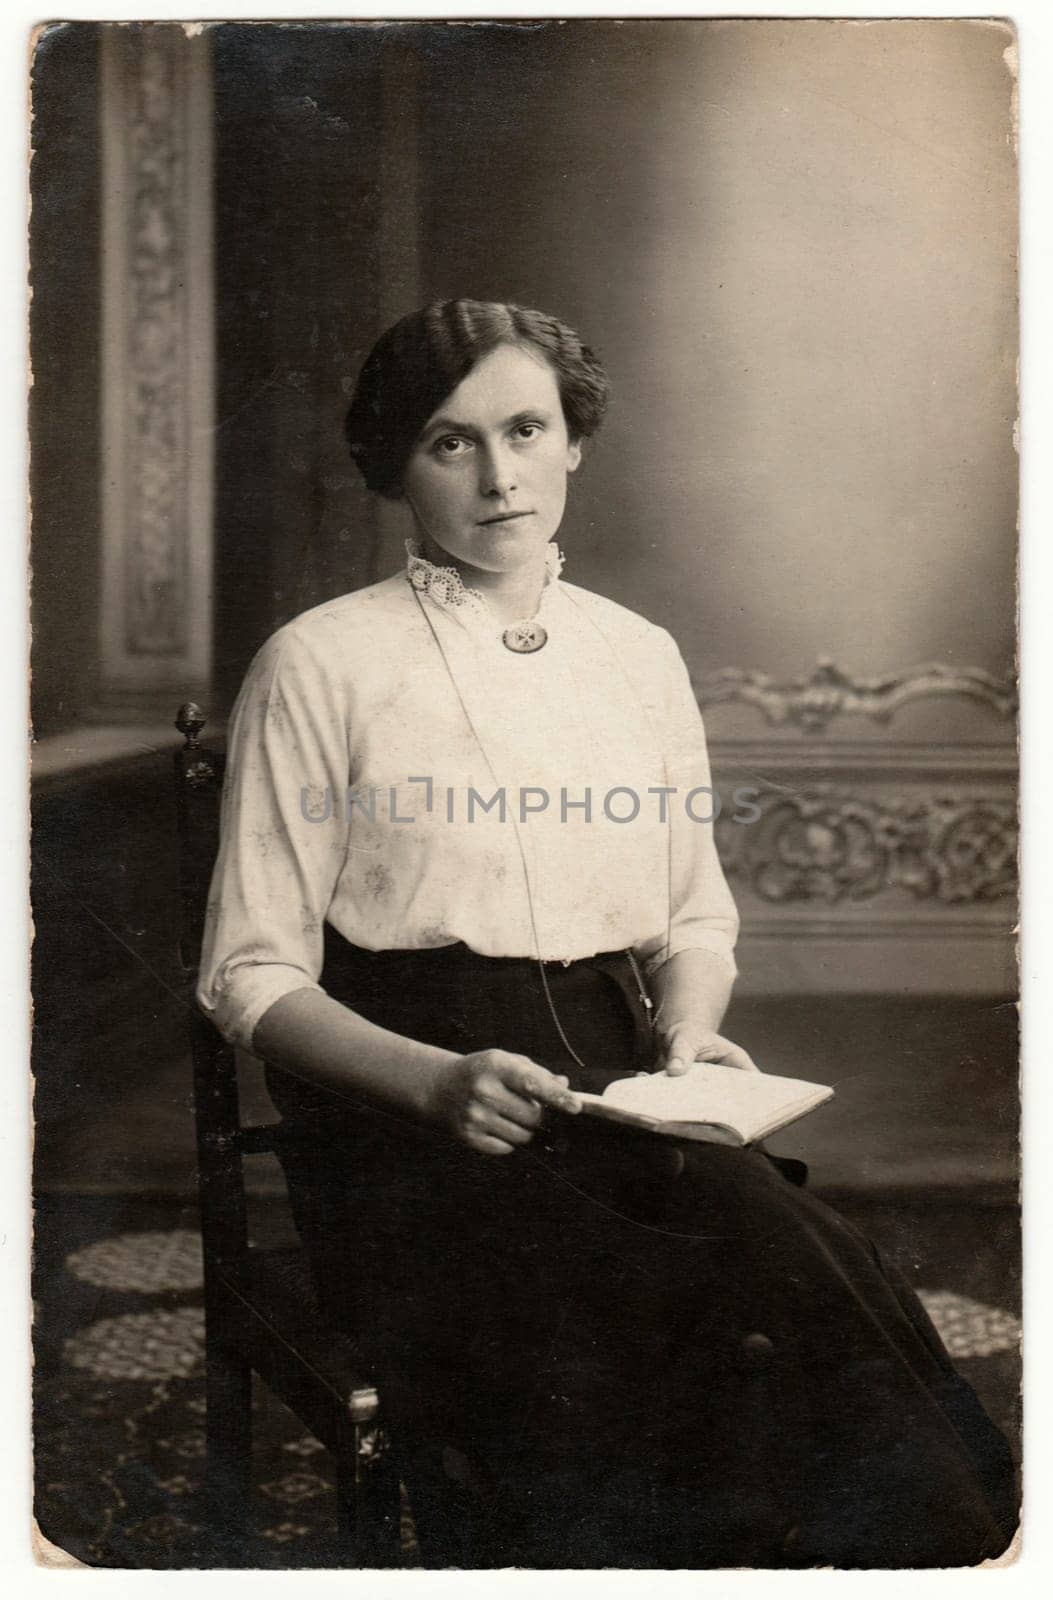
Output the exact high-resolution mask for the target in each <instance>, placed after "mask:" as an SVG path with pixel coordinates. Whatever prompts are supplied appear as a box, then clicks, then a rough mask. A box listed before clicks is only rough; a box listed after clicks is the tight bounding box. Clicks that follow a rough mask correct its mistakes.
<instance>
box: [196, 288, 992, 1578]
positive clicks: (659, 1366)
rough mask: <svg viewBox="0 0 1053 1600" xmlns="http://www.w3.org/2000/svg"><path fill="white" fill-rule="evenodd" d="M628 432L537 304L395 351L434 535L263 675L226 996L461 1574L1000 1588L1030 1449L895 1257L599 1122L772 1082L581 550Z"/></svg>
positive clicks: (211, 945)
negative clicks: (568, 554)
mask: <svg viewBox="0 0 1053 1600" xmlns="http://www.w3.org/2000/svg"><path fill="white" fill-rule="evenodd" d="M606 401H607V383H606V379H605V377H604V374H603V372H602V370H601V368H600V366H599V364H598V362H597V360H596V358H595V356H594V355H593V354H592V353H591V352H590V351H589V350H588V349H587V348H586V347H585V346H584V345H583V344H582V343H581V341H580V339H579V338H578V337H577V335H576V334H574V333H573V332H572V331H571V330H570V329H569V328H567V327H565V326H564V325H563V324H562V323H560V322H558V321H557V320H556V319H555V318H553V317H549V316H545V315H542V314H541V313H539V312H536V311H529V310H525V309H523V308H521V307H518V306H513V305H500V304H483V303H478V302H474V301H464V300H462V301H449V302H444V303H441V304H438V305H433V306H429V307H427V308H425V309H424V310H422V311H420V312H417V313H415V314H413V315H412V316H409V317H406V318H405V319H403V321H401V322H399V323H398V324H397V325H396V326H395V327H394V328H392V329H390V330H389V331H388V332H387V333H386V334H385V335H384V337H383V338H382V339H381V340H380V342H379V343H378V345H377V346H376V348H375V349H374V351H373V352H372V354H371V355H370V357H369V359H368V361H367V362H366V364H365V367H364V368H363V371H362V374H361V377H360V379H359V384H358V388H357V390H356V394H355V397H354V400H353V403H352V406H351V410H350V413H349V416H348V424H347V431H348V439H349V443H350V447H351V451H352V454H353V456H354V458H355V460H356V461H357V462H358V464H359V466H360V468H361V470H362V472H363V474H364V476H365V480H366V483H367V484H368V485H369V487H370V488H371V489H373V490H375V491H376V492H378V493H380V494H383V495H387V496H389V497H391V498H393V499H397V500H400V501H401V502H403V503H404V505H405V507H406V512H407V522H408V525H409V527H410V528H411V529H412V531H413V533H414V534H415V542H411V543H410V545H409V546H408V560H407V565H406V568H405V570H404V571H402V572H399V573H396V574H395V575H393V576H392V577H390V578H388V579H386V580H385V581H383V582H381V583H378V584H375V585H373V586H371V587H369V588H366V589H364V590H360V591H358V592H356V593H354V594H350V595H347V596H344V597H343V598H341V599H338V600H335V601H331V602H328V603H326V604H324V605H321V606H319V607H317V608H316V609H315V610H313V611H310V612H308V613H306V614H305V615H304V616H301V617H299V618H297V619H296V620H295V621H294V622H292V623H290V624H289V625H288V626H287V627H285V628H283V629H281V630H280V631H279V632H278V633H277V634H276V635H275V636H274V637H273V638H272V639H271V640H269V641H268V643H267V644H266V645H265V646H264V647H263V649H262V650H261V652H260V654H259V655H258V656H257V658H256V660H255V662H254V663H253V665H252V667H251V669H250V671H249V674H248V676H247V678H246V681H245V685H244V687H243V690H242V694H241V696H240V698H239V702H238V705H237V707H236V710H235V714H234V718H233V722H232V727H231V734H230V746H229V765H228V769H227V770H228V776H227V781H226V786H225V793H224V826H223V839H222V846H221V850H220V854H219V858H218V861H217V864H216V871H215V879H214V884H213V894H212V903H211V908H210V909H211V914H210V921H209V930H208V937H207V943H206V951H205V959H204V962H203V967H202V979H201V986H200V999H201V1003H202V1005H203V1006H204V1008H205V1009H206V1011H207V1012H208V1013H209V1014H210V1015H212V1016H213V1017H214V1019H215V1021H216V1022H217V1024H218V1025H219V1026H220V1028H221V1029H222V1030H223V1031H224V1032H225V1033H226V1034H227V1036H228V1037H230V1038H231V1039H233V1040H235V1041H236V1042H238V1043H239V1044H242V1045H244V1046H245V1047H247V1048H249V1049H251V1050H252V1051H253V1053H254V1054H256V1055H257V1056H258V1057H260V1058H261V1059H263V1060H265V1061H266V1062H267V1063H268V1082H269V1085H270V1088H271V1093H272V1095H273V1097H274V1099H275V1101H276V1103H277V1105H278V1107H279V1109H280V1111H281V1113H282V1117H283V1121H284V1125H285V1130H286V1135H287V1139H286V1148H285V1155H284V1161H285V1165H286V1171H287V1174H288V1177H289V1181H290V1188H291V1192H292V1195H293V1200H294V1204H295V1206H296V1209H297V1220H298V1224H299V1226H300V1228H301V1231H302V1234H303V1237H304V1240H305V1243H306V1245H307V1247H308V1249H309V1251H310V1254H311V1258H312V1261H313V1264H314V1268H315V1272H316V1275H317V1279H318V1286H319V1290H320V1293H321V1295H322V1297H323V1302H324V1304H325V1307H326V1310H327V1314H328V1315H329V1316H331V1317H332V1318H333V1320H334V1321H335V1322H338V1323H341V1324H344V1325H347V1326H350V1327H352V1328H354V1329H355V1330H356V1331H357V1332H359V1333H360V1334H364V1336H365V1338H366V1339H367V1341H368V1344H369V1349H370V1356H371V1359H372V1360H373V1362H374V1364H375V1367H376V1369H377V1371H378V1374H379V1377H380V1380H381V1383H382V1385H383V1394H384V1398H385V1406H386V1408H387V1413H388V1416H389V1418H390V1419H391V1425H392V1432H393V1436H394V1438H395V1441H396V1444H397V1447H398V1449H399V1451H400V1456H401V1460H402V1463H403V1472H404V1476H405V1477H406V1479H407V1480H408V1482H409V1484H410V1489H411V1496H412V1498H413V1504H414V1509H415V1512H416V1515H417V1521H418V1527H419V1533H420V1537H421V1544H422V1551H423V1558H424V1560H425V1562H426V1563H428V1564H457V1565H464V1566H490V1565H501V1566H503V1565H509V1564H518V1565H523V1566H535V1567H550V1566H558V1567H566V1566H571V1567H573V1566H578V1567H599V1566H657V1567H680V1566H683V1567H693V1568H699V1567H707V1566H709V1567H712V1566H723V1565H733V1566H744V1565H753V1566H767V1567H772V1566H774V1567H785V1566H802V1565H813V1564H822V1565H835V1566H929V1565H949V1566H955V1565H966V1564H973V1563H976V1562H979V1561H981V1560H982V1559H984V1558H985V1557H988V1556H992V1555H994V1554H996V1553H998V1552H1000V1551H1001V1550H1002V1549H1003V1548H1004V1547H1005V1545H1006V1543H1007V1541H1008V1538H1009V1536H1010V1532H1011V1529H1012V1524H1013V1520H1014V1519H1013V1513H1014V1490H1013V1480H1012V1470H1011V1464H1010V1462H1009V1458H1008V1452H1007V1450H1006V1447H1005V1444H1004V1441H1003V1440H1002V1439H1001V1436H1000V1435H999V1434H998V1433H997V1432H996V1430H995V1429H994V1428H993V1427H992V1425H991V1424H990V1422H989V1421H988V1419H987V1418H986V1416H985V1415H984V1413H983V1412H982V1410H981V1409H980V1407H979V1405H978V1403H977V1401H976V1400H975V1397H974V1396H973V1394H972V1392H971V1390H970V1389H969V1388H968V1386H967V1385H966V1384H965V1383H964V1382H963V1381H962V1380H961V1379H960V1378H959V1377H957V1375H956V1374H955V1372H954V1370H953V1368H952V1366H951V1364H950V1361H949V1360H948V1358H947V1356H946V1353H945V1352H944V1350H943V1348H942V1346H941V1344H940V1342H939V1339H938V1338H937V1336H936V1334H935V1332H934V1330H933V1329H932V1326H931V1324H930V1323H929V1322H928V1320H927V1318H926V1316H925V1314H924V1312H923V1310H922V1308H921V1306H920V1304H919V1303H918V1301H917V1299H916V1298H915V1296H914V1295H913V1294H912V1293H911V1291H910V1290H909V1289H908V1288H907V1287H906V1286H905V1285H904V1284H902V1283H901V1282H899V1281H898V1279H897V1278H896V1277H895V1276H894V1275H892V1274H891V1273H890V1271H889V1270H888V1269H886V1267H885V1266H884V1265H883V1263H882V1261H881V1259H880V1257H879V1255H878V1252H877V1251H876V1250H875V1248H874V1246H873V1245H872V1244H870V1243H869V1242H868V1241H867V1240H866V1239H865V1238H863V1237H862V1236H861V1235H859V1234H858V1233H857V1232H856V1231H855V1230H854V1229H853V1228H852V1227H850V1226H849V1225H848V1224H847V1223H846V1222H845V1221H843V1220H842V1219H841V1218H839V1217H838V1216H837V1215H835V1214H834V1213H833V1212H831V1211H830V1210H829V1209H828V1208H826V1207H824V1206H823V1205H822V1204H820V1203H819V1202H818V1201H816V1200H814V1199H813V1198H812V1197H811V1196H809V1195H808V1194H807V1193H805V1192H804V1191H803V1190H802V1189H800V1188H799V1187H796V1186H795V1185H794V1184H793V1183H792V1182H790V1181H789V1180H788V1177H787V1176H786V1175H785V1173H784V1170H783V1169H782V1168H781V1167H780V1165H779V1164H778V1163H775V1162H774V1161H772V1160H770V1159H769V1158H768V1157H766V1156H765V1155H764V1154H763V1153H762V1152H761V1151H759V1150H738V1149H729V1148H726V1147H721V1146H716V1145H705V1144H677V1143H675V1142H672V1141H669V1140H665V1139H662V1138H660V1137H657V1136H653V1135H650V1134H646V1133H638V1132H635V1131H633V1130H628V1129H625V1128H623V1127H619V1126H617V1125H614V1124H610V1123H605V1122H601V1121H599V1120H597V1119H594V1118H592V1117H589V1116H582V1115H579V1112H580V1104H579V1102H578V1100H577V1098H576V1093H575V1091H577V1090H582V1089H590V1090H595V1089H599V1088H602V1086H603V1085H604V1084H606V1083H607V1082H609V1081H610V1080H611V1079H612V1078H614V1077H618V1076H624V1075H627V1074H630V1073H633V1072H638V1071H664V1072H674V1073H675V1072H680V1071H683V1070H685V1069H686V1067H687V1066H688V1065H689V1064H690V1063H692V1062H695V1061H699V1060H701V1061H715V1062H721V1063H724V1064H725V1065H730V1066H733V1067H737V1068H740V1069H741V1070H743V1071H756V1070H757V1069H756V1067H755V1066H754V1063H753V1062H752V1061H751V1060H750V1058H749V1056H748V1054H747V1053H746V1051H745V1050H743V1049H742V1048H741V1047H740V1046H738V1045H737V1044H735V1043H733V1042H732V1041H731V1040H729V1039H727V1038H725V1037H724V1036H723V1035H722V1034H721V1033H720V1031H719V1029H720V1025H721V1019H722V1016H723V1013H724V1010H725V1008H726V1005H727V1002H728V998H729V995H730V992H731V986H732V982H733V979H734V976H735V962H734V956H733V947H734V942H735V934H736V929H737V917H736V913H735V908H734V904H733V902H732V900H731V897H730V895H729V892H728V889H727V886H726V884H725V881H724V878H723V875H722V873H721V870H720V865H719V862H718V859H717V856H716V851H715V848H714V842H713V830H712V827H711V826H709V825H708V824H707V822H706V821H705V820H704V819H705V818H706V817H707V816H708V815H709V808H707V807H706V806H705V803H704V801H703V800H700V799H699V795H700V794H703V795H704V794H705V792H707V791H708V790H709V788H710V781H711V780H710V772H709V763H708V758H707V753H706V745H705V738H704V735H703V730H702V724H701V720H700V717H699V713H698V708H697V704H696V702H695V699H694V696H693V694H692V691H691V687H690V683H689V680H688V676H687V672H686V669H685V667H684V665H683V662H682V660H681V658H680V655H679V652H678V650H677V648H676V646H675V644H674V643H673V641H672V639H671V638H670V636H669V635H668V634H667V633H666V632H665V631H664V630H662V629H661V628H658V627H655V626H654V625H653V624H651V623H649V622H647V621H645V620H644V619H643V618H642V617H639V616H637V615H635V614H634V613H632V612H630V611H627V610H625V609H624V608H623V607H621V606H618V605H615V604H613V603H612V602H611V601H608V600H605V599H603V598H601V597H600V596H598V595H595V594H592V593H589V592H587V591H585V590H583V589H580V588H577V587H575V586H572V585H571V584H569V583H566V582H564V581H563V580H562V578H561V577H560V568H561V565H562V561H561V557H560V555H559V553H558V551H557V549H556V547H555V545H554V544H553V542H552V541H553V538H554V536H555V534H556V532H557V530H558V528H559V525H560V522H561V519H562V516H563V511H564V504H565V499H566V493H567V484H568V478H569V476H570V474H572V473H573V472H574V471H575V470H576V469H577V467H578V465H579V462H580V459H581V453H582V446H583V442H584V441H585V440H586V439H587V438H588V437H589V436H590V435H591V434H593V433H594V432H595V430H596V428H597V427H598V425H599V423H600V421H601V418H602V415H603V412H604V408H605V405H606ZM689 798H690V803H687V802H688V800H689ZM696 819H697V820H696Z"/></svg>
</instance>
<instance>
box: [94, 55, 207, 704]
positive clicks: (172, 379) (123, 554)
mask: <svg viewBox="0 0 1053 1600" xmlns="http://www.w3.org/2000/svg"><path fill="white" fill-rule="evenodd" d="M101 49H102V90H103V92H102V107H103V130H102V148H103V177H104V184H103V195H104V205H103V240H102V244H103V263H104V269H103V305H102V323H103V340H102V348H103V363H102V383H103V394H102V412H103V452H104V465H103V503H102V513H103V514H102V531H103V604H102V612H101V628H102V638H101V659H102V666H103V693H104V699H105V701H106V702H107V703H108V704H110V705H112V704H114V703H115V702H116V703H120V702H122V701H123V702H125V703H126V702H128V701H129V700H132V701H136V700H138V701H140V702H143V701H148V700H150V699H151V698H153V699H159V697H160V696H161V695H162V694H163V695H165V696H168V695H170V694H171V693H172V692H176V693H177V694H178V693H180V692H182V693H183V694H185V693H186V692H187V689H188V688H191V689H198V690H201V689H204V688H205V687H207V683H208V675H209V668H210V649H211V610H210V585H211V564H212V538H211V521H212V405H213V395H212V387H213V340H212V283H211V277H212V263H211V230H212V204H213V200H212V181H211V179H212V163H211V146H210V140H211V126H212V105H211V83H210V72H209V55H208V50H209V44H208V38H207V31H206V33H205V35H203V36H189V35H188V33H187V31H186V30H185V29H184V28H183V27H181V26H179V25H172V24H162V23H146V24H132V25H128V26H116V25H115V26H113V27H111V28H107V29H104V30H103V33H102V44H101ZM166 705H167V700H166Z"/></svg>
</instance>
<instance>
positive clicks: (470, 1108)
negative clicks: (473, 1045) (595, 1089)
mask: <svg viewBox="0 0 1053 1600" xmlns="http://www.w3.org/2000/svg"><path fill="white" fill-rule="evenodd" d="M568 1082H569V1080H568V1079H567V1078H565V1077H561V1076H557V1075H556V1074H555V1073H552V1072H549V1071H547V1070H546V1068H545V1067H539V1066H538V1065H537V1063H536V1062H534V1061H531V1060H530V1058H529V1056H516V1055H511V1054H510V1053H509V1052H508V1051H507V1050H476V1051H474V1052H473V1054H472V1055H469V1056H460V1057H458V1058H457V1059H456V1060H454V1061H448V1062H446V1063H444V1065H443V1066H441V1067H440V1068H439V1069H438V1072H437V1073H436V1078H435V1086H434V1093H433V1095H432V1111H433V1115H434V1120H435V1122H436V1123H437V1124H438V1125H439V1127H441V1128H443V1129H444V1130H445V1131H446V1132H447V1133H452V1134H453V1136H454V1137H455V1138H456V1139H459V1140H460V1141H461V1143H462V1144H466V1145H468V1147H469V1149H471V1150H477V1151H478V1152H479V1153H480V1154H481V1155H487V1156H507V1155H510V1154H511V1152H512V1151H513V1150H514V1149H516V1148H517V1146H519V1145H523V1144H529V1142H530V1140H531V1139H532V1138H533V1137H534V1134H535V1132H536V1131H537V1129H538V1127H539V1126H540V1123H541V1117H542V1108H543V1107H544V1106H552V1107H553V1109H554V1110H556V1111H567V1112H570V1113H571V1114H572V1115H573V1114H574V1113H576V1112H578V1111H580V1110H581V1104H580V1102H579V1101H578V1100H577V1099H575V1097H574V1095H573V1094H572V1093H571V1092H570V1090H569V1089H568V1087H567V1085H568Z"/></svg>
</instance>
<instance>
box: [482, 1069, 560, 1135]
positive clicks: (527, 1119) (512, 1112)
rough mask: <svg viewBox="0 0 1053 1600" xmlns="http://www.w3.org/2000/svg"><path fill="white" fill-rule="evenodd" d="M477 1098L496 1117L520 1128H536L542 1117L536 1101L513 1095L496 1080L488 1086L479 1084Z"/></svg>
mask: <svg viewBox="0 0 1053 1600" xmlns="http://www.w3.org/2000/svg"><path fill="white" fill-rule="evenodd" d="M479 1098H480V1100H482V1102H483V1104H484V1105H486V1106H487V1107H488V1108H490V1109H491V1110H493V1111H494V1112H495V1113H496V1114H497V1115H498V1116H501V1117H504V1118H505V1119H506V1120H507V1121H509V1122H515V1123H517V1124H518V1125H519V1127H521V1128H531V1129H533V1128H536V1127H538V1125H539V1124H540V1122H541V1118H542V1116H543V1115H544V1113H543V1112H542V1109H541V1107H540V1105H539V1104H538V1102H537V1101H536V1100H528V1099H527V1098H526V1097H525V1096H524V1095H519V1094H513V1093H512V1091H511V1090H510V1089H506V1088H505V1086H504V1084H503V1083H502V1082H501V1081H500V1079H497V1078H495V1079H494V1080H493V1081H492V1082H491V1083H489V1084H485V1085H483V1084H480V1086H479Z"/></svg>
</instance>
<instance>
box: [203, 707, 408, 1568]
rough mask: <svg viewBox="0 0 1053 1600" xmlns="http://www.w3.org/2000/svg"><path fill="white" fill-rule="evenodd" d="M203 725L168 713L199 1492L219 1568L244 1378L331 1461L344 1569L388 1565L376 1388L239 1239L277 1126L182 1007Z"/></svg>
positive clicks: (239, 1496) (242, 1521)
mask: <svg viewBox="0 0 1053 1600" xmlns="http://www.w3.org/2000/svg"><path fill="white" fill-rule="evenodd" d="M204 725H205V716H204V713H203V712H202V711H201V710H200V709H199V707H197V706H196V705H193V704H186V705H183V706H181V707H180V709H179V712H178V715H177V717H176V727H177V728H178V729H179V731H180V733H181V734H182V735H183V738H184V745H183V748H182V749H180V750H178V751H177V752H176V754H175V775H176V791H177V799H176V805H177V820H178V832H179V853H180V881H181V887H182V897H183V930H182V942H181V957H182V966H183V971H184V974H185V983H186V1000H187V1009H188V1014H189V1026H190V1031H191V1041H192V1053H193V1072H194V1107H195V1118H196V1124H197V1149H198V1178H199V1191H200V1209H201V1235H202V1243H203V1250H204V1287H205V1360H206V1396H207V1406H208V1410H207V1418H206V1441H207V1463H206V1464H207V1473H206V1486H207V1492H208V1495H209V1500H210V1505H211V1506H212V1507H213V1508H214V1510H215V1517H216V1526H217V1528H218V1529H221V1530H222V1536H223V1539H224V1553H225V1554H226V1555H227V1557H228V1560H229V1556H230V1552H231V1550H232V1549H233V1548H234V1547H236V1546H238V1545H239V1544H240V1541H241V1540H242V1539H243V1537H244V1534H245V1525H246V1511H247V1508H248V1504H249V1491H250V1457H251V1443H252V1439H251V1383H252V1374H253V1373H254V1372H256V1373H258V1374H259V1376H260V1377H261V1378H262V1379H263V1380H264V1382H265V1383H266V1384H267V1385H268V1387H269V1388H270V1389H271V1390H272V1391H273V1392H274V1394H276V1395H277V1396H278V1398H279V1399H280V1400H282V1401H283V1402H284V1403H285V1404H286V1405H287V1406H289V1407H290V1409H291V1410H292V1411H294V1412H295V1413H296V1415H297V1416H298V1417H299V1418H300V1419H301V1421H302V1422H303V1423H304V1425H305V1426H306V1427H307V1428H308V1429H309V1430H310V1431H311V1433H312V1434H314V1435H315V1437H316V1438H317V1439H319V1440H320V1441H321V1443H322V1444H324V1445H325V1447H326V1448H327V1449H328V1450H329V1451H330V1452H331V1454H332V1455H333V1457H334V1459H335V1462H336V1478H337V1519H338V1523H337V1525H338V1528H339V1531H340V1535H341V1541H342V1542H341V1559H342V1560H343V1559H345V1558H346V1564H347V1565H348V1566H357V1567H390V1566H398V1565H399V1556H400V1503H399V1502H400V1495H399V1472H398V1468H397V1465H396V1460H395V1455H394V1452H393V1450H392V1447H391V1443H390V1440H389V1439H388V1437H387V1435H386V1433H385V1429H384V1423H383V1411H382V1406H381V1400H380V1396H379V1395H378V1393H377V1390H376V1387H375V1385H374V1384H373V1382H372V1381H371V1380H370V1377H369V1374H368V1371H367V1370H366V1366H365V1364H364V1362H363V1361H362V1358H361V1356H360V1353H359V1352H358V1350H357V1349H356V1348H355V1345H354V1343H353V1341H352V1340H350V1339H349V1338H347V1337H346V1336H345V1335H343V1334H341V1333H339V1332H337V1331H334V1330H333V1329H331V1328H327V1327H326V1326H325V1324H324V1322H323V1320H322V1317H321V1313H320V1311H319V1308H318V1303H317V1297H316V1294H315V1291H314V1287H313V1284H312V1279H311V1273H310V1270H309V1268H308V1263H307V1260H306V1257H305V1255H304V1253H303V1251H302V1250H300V1249H299V1248H291V1249H288V1248H282V1249H261V1248H258V1247H255V1246H253V1245H250V1243H249V1229H248V1213H247V1204H246V1195H245V1181H244V1169H243V1165H242V1163H243V1160H244V1158H245V1157H246V1156H255V1155H261V1154H263V1153H265V1152H267V1151H274V1150H275V1149H276V1143H277V1138H278V1134H279V1126H278V1124H274V1125H271V1126H256V1127H247V1126H243V1124H242V1122H241V1117H240V1112H239V1104H238V1083H237V1075H236V1070H235V1060H234V1051H233V1048H232V1047H231V1046H230V1045H228V1044H227V1043H226V1041H225V1040H224V1039H223V1038H222V1037H221V1036H220V1034H219V1033H218V1032H217V1031H216V1029H215V1028H214V1027H213V1026H212V1025H211V1023H210V1022H209V1021H208V1020H207V1018H205V1017H204V1016H203V1015H202V1014H201V1012H200V1011H199V1010H198V1007H197V1005H196V1004H195V1002H194V986H195V982H196V977H197V967H198V961H199V956H200V949H201V938H202V933H203V929H204V919H205V906H206V901H207V896H208V888H209V881H210V878H211V873H212V865H213V860H214V857H215V852H216V846H217V842H218V832H219V800H220V792H221V789H222V782H223V766H224V757H223V755H222V754H220V753H219V752H216V751H211V750H207V749H204V748H202V746H201V745H200V744H199V742H198V741H199V736H200V734H201V730H202V729H203V727H204Z"/></svg>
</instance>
